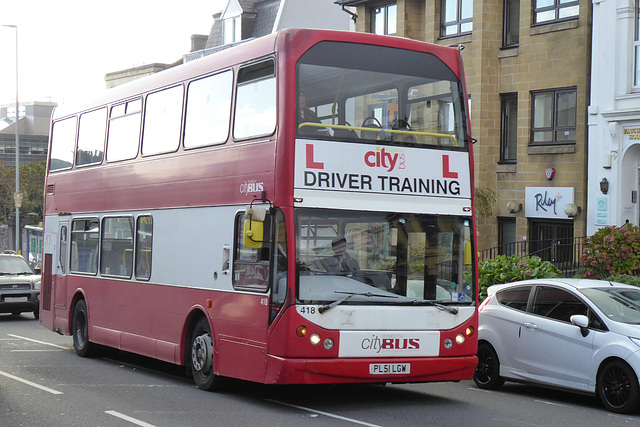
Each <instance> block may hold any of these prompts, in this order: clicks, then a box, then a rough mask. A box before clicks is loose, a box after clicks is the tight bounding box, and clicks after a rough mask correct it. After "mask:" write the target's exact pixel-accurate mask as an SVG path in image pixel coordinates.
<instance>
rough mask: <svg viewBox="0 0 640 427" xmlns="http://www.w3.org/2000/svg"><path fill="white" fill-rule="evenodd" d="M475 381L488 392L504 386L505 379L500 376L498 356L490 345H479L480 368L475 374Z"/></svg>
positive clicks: (484, 343) (483, 343) (482, 343)
mask: <svg viewBox="0 0 640 427" xmlns="http://www.w3.org/2000/svg"><path fill="white" fill-rule="evenodd" d="M473 381H474V382H475V383H476V385H477V386H478V387H480V388H482V389H486V390H495V389H497V388H500V387H501V386H502V384H504V379H503V378H502V377H501V376H500V361H499V360H498V355H497V354H496V351H495V350H494V349H493V347H491V345H490V344H489V343H486V342H481V343H479V344H478V367H477V368H476V372H475V373H474V374H473Z"/></svg>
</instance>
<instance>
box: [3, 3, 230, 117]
mask: <svg viewBox="0 0 640 427" xmlns="http://www.w3.org/2000/svg"><path fill="white" fill-rule="evenodd" d="M226 4H227V1H226V0H181V1H179V2H160V1H157V0H109V1H105V2H98V1H95V0H94V1H91V0H55V1H52V0H19V1H3V2H2V5H1V6H0V25H16V26H17V27H18V28H17V29H18V31H17V32H18V98H19V102H21V103H22V102H31V101H47V102H56V103H58V104H60V103H63V102H69V101H72V100H74V99H78V98H82V97H86V96H90V95H93V94H99V93H101V92H102V91H104V90H106V89H105V87H106V86H105V81H104V76H105V75H106V74H107V73H111V72H114V71H120V70H124V69H127V68H131V67H137V66H140V65H145V64H152V63H155V62H160V63H173V62H175V61H177V60H179V59H181V58H182V55H184V54H186V53H188V52H189V50H190V47H191V35H192V34H205V35H208V34H209V31H210V30H211V25H212V23H213V17H212V15H213V14H214V13H216V12H219V11H221V10H222V8H223V7H224V6H225V5H226ZM15 37H16V30H15V28H11V27H0V105H6V104H12V103H15V98H16V87H15V81H16V74H15V70H16V51H15V45H16V39H15Z"/></svg>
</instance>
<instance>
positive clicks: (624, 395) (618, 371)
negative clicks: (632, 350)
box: [597, 360, 640, 414]
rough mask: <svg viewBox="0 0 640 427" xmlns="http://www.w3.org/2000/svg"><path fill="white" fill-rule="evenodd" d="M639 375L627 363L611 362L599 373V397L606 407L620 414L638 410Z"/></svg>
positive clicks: (639, 397)
mask: <svg viewBox="0 0 640 427" xmlns="http://www.w3.org/2000/svg"><path fill="white" fill-rule="evenodd" d="M639 388H640V387H639V386H638V377H637V376H636V374H635V372H634V371H633V369H632V368H631V367H630V366H629V365H627V364H626V363H624V362H622V361H620V360H615V361H613V362H609V363H608V364H607V365H606V366H605V367H604V368H602V370H601V371H600V374H599V375H598V385H597V391H598V397H599V398H600V401H602V404H603V405H604V407H605V408H606V409H607V410H609V411H611V412H617V413H620V414H628V413H630V412H633V411H637V410H638V405H639V404H640V391H639Z"/></svg>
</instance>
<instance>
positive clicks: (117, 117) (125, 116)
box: [105, 95, 144, 163]
mask: <svg viewBox="0 0 640 427" xmlns="http://www.w3.org/2000/svg"><path fill="white" fill-rule="evenodd" d="M142 101H143V100H142V96H141V95H139V96H136V97H133V98H129V99H127V100H123V101H122V102H118V103H117V104H113V105H111V106H110V107H109V118H108V124H107V148H106V150H105V159H106V162H107V163H115V162H122V161H125V160H132V159H135V158H136V157H138V154H139V152H140V137H141V134H142V117H143V114H144V105H142V104H143V102H142ZM136 104H138V105H136ZM130 106H131V107H133V108H134V110H133V111H129V107H130ZM136 107H139V108H138V109H136ZM119 110H122V111H119ZM136 116H137V118H138V120H137V125H138V126H137V128H138V132H137V138H135V139H136V150H135V153H133V152H132V153H129V152H126V156H122V153H120V152H119V151H117V150H119V149H121V148H122V147H123V146H126V144H119V145H117V146H114V147H115V148H113V150H115V151H113V152H112V156H114V155H116V154H118V157H116V158H110V156H109V153H110V150H109V148H110V145H111V144H110V143H111V142H112V141H113V139H112V138H113V132H114V131H118V132H121V131H122V130H125V131H127V130H129V127H130V128H131V129H134V125H135V123H134V120H135V118H136ZM125 120H126V122H125ZM129 122H131V124H130V125H129ZM112 126H113V128H112ZM130 132H133V130H131V131H130ZM125 135H126V136H127V137H128V138H131V142H133V140H134V138H133V133H131V134H130V135H129V134H128V133H127V134H125ZM118 136H120V135H118ZM131 145H132V146H133V144H131Z"/></svg>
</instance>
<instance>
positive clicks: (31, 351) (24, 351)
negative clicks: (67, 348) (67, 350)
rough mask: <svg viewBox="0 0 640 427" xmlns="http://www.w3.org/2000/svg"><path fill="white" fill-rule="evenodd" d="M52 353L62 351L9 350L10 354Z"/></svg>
mask: <svg viewBox="0 0 640 427" xmlns="http://www.w3.org/2000/svg"><path fill="white" fill-rule="evenodd" d="M52 351H62V350H49V349H46V350H9V352H10V353H42V352H47V353H51V352H52Z"/></svg>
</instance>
